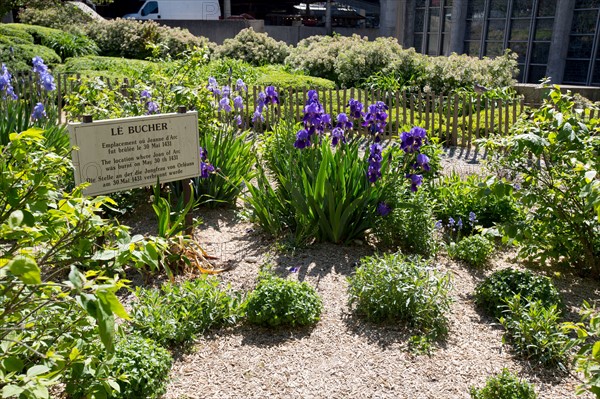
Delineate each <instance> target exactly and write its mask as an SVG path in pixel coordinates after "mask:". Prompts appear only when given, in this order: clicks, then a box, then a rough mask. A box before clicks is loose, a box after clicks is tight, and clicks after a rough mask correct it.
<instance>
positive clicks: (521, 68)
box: [516, 64, 525, 82]
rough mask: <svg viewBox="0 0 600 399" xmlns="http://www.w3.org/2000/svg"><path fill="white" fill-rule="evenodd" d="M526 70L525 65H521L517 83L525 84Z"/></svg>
mask: <svg viewBox="0 0 600 399" xmlns="http://www.w3.org/2000/svg"><path fill="white" fill-rule="evenodd" d="M524 70H525V65H523V64H519V74H518V75H517V78H516V79H517V82H523V75H524V73H523V71H524Z"/></svg>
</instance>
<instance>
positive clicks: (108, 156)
mask: <svg viewBox="0 0 600 399" xmlns="http://www.w3.org/2000/svg"><path fill="white" fill-rule="evenodd" d="M69 134H70V139H71V145H72V146H75V147H77V149H76V150H74V151H73V166H74V168H75V182H76V183H77V184H81V183H83V182H88V183H90V185H89V186H88V187H87V188H86V189H85V190H84V193H85V194H86V195H98V194H108V193H112V192H115V191H121V190H128V189H131V188H137V187H142V186H151V185H153V184H155V183H156V179H157V178H159V179H160V181H161V182H163V183H166V182H170V181H175V180H183V179H188V178H192V177H196V176H198V175H199V174H200V151H199V150H200V144H199V141H198V140H199V137H198V113H197V112H195V111H193V112H187V113H177V114H162V115H153V116H137V117H131V118H121V119H110V120H100V121H95V122H90V123H71V124H69Z"/></svg>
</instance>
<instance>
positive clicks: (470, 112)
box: [463, 95, 473, 148]
mask: <svg viewBox="0 0 600 399" xmlns="http://www.w3.org/2000/svg"><path fill="white" fill-rule="evenodd" d="M472 131H473V96H471V95H469V126H468V128H467V132H464V131H463V135H465V133H466V134H467V148H470V147H471V144H472V143H471V132H472Z"/></svg>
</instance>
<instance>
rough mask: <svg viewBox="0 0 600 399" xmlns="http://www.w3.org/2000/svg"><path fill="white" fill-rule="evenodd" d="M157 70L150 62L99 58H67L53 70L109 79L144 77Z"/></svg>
mask: <svg viewBox="0 0 600 399" xmlns="http://www.w3.org/2000/svg"><path fill="white" fill-rule="evenodd" d="M159 70H160V66H159V65H158V64H156V63H154V62H150V61H143V60H130V59H126V58H119V57H100V56H86V57H77V58H69V59H68V60H67V61H66V62H65V63H64V64H63V65H59V66H58V67H57V68H56V69H55V71H56V72H57V73H65V72H71V73H80V74H81V75H83V76H100V77H106V78H110V79H115V78H118V79H123V78H129V79H132V78H134V79H135V78H139V77H143V76H146V75H147V74H148V72H157V71H159Z"/></svg>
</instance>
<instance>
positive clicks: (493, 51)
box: [485, 42, 504, 57]
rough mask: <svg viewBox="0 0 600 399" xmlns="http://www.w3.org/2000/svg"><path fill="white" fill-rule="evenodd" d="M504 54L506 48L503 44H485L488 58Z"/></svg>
mask: <svg viewBox="0 0 600 399" xmlns="http://www.w3.org/2000/svg"><path fill="white" fill-rule="evenodd" d="M503 53H504V46H503V44H502V42H486V44H485V55H486V56H488V57H495V56H498V55H502V54H503Z"/></svg>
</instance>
